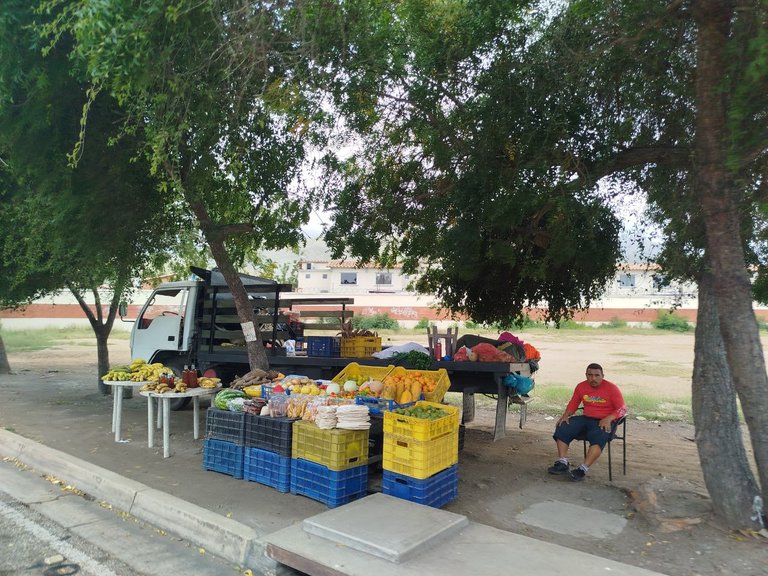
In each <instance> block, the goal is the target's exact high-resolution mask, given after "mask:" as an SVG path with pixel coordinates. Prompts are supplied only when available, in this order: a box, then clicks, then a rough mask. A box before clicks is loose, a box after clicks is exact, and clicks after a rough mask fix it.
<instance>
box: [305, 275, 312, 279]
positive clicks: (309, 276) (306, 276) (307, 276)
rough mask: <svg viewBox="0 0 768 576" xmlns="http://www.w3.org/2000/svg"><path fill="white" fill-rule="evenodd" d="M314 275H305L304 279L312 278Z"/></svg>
mask: <svg viewBox="0 0 768 576" xmlns="http://www.w3.org/2000/svg"><path fill="white" fill-rule="evenodd" d="M311 277H312V274H304V278H311Z"/></svg>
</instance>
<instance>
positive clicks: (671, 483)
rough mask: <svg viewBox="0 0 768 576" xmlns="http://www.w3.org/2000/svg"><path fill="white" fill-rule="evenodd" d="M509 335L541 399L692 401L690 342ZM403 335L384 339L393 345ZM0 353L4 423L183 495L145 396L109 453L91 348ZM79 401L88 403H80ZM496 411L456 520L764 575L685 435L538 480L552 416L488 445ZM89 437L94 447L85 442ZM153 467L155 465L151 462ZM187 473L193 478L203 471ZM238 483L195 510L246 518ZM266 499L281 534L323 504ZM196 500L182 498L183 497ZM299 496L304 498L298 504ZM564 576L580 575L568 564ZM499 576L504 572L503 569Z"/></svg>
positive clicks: (185, 450) (645, 429)
mask: <svg viewBox="0 0 768 576" xmlns="http://www.w3.org/2000/svg"><path fill="white" fill-rule="evenodd" d="M518 336H520V337H521V338H522V339H523V340H525V341H527V342H531V343H532V344H534V345H535V346H536V347H537V348H538V349H539V350H540V351H541V353H542V362H541V369H540V371H539V372H538V373H537V375H536V382H537V384H536V386H537V389H538V390H541V389H543V388H544V387H546V386H548V385H563V386H569V387H570V386H572V385H574V384H575V383H576V381H577V380H578V379H580V376H581V375H582V374H583V372H584V367H585V366H586V364H587V363H588V362H591V361H597V362H600V363H602V364H603V366H604V368H605V371H606V377H608V378H609V379H611V380H613V381H614V382H616V383H617V384H619V385H620V386H621V387H622V389H623V390H624V391H625V392H629V391H633V390H635V391H642V392H643V393H646V394H651V393H654V394H659V395H662V396H663V397H669V398H680V397H689V396H690V372H691V367H692V362H693V335H692V334H671V333H670V334H658V333H650V332H649V334H648V335H637V334H626V333H621V332H613V331H607V330H605V331H602V330H590V331H568V332H555V331H554V330H553V331H548V332H539V331H537V332H532V333H530V334H524V333H520V334H518ZM411 339H413V338H411V337H398V338H393V343H396V342H398V341H408V340H411ZM9 358H10V361H11V366H12V368H13V369H14V372H15V373H14V374H13V375H11V376H0V389H2V390H3V391H4V403H3V404H2V405H1V406H0V426H4V427H7V428H9V429H12V430H13V431H15V432H16V433H19V434H22V435H25V436H28V437H31V438H34V439H35V440H38V441H40V442H43V443H45V444H49V445H51V446H53V447H55V448H58V449H61V450H64V451H67V450H71V451H72V453H76V454H77V455H78V456H79V457H81V458H84V459H86V460H89V461H93V462H94V463H96V464H98V465H100V466H104V467H110V466H112V468H111V469H114V470H115V471H117V472H118V473H121V474H124V475H127V476H129V477H133V478H135V479H136V480H139V481H141V482H145V483H148V484H151V483H153V482H160V483H161V484H162V483H165V484H166V485H167V486H169V488H170V487H172V486H179V483H180V482H179V479H177V478H173V474H174V471H173V469H171V468H168V469H163V468H162V466H166V465H168V466H170V465H171V464H172V465H174V466H177V467H178V466H180V463H182V462H184V461H185V458H186V459H187V460H186V461H189V462H194V461H195V459H196V458H199V446H198V447H195V445H194V444H193V443H192V442H190V443H189V446H188V447H187V445H184V444H182V442H181V440H179V441H178V444H177V440H174V449H175V450H177V451H178V454H175V455H174V457H173V458H170V459H168V461H166V462H163V460H162V458H161V457H159V456H158V454H157V452H156V451H155V452H152V451H149V450H147V448H146V443H145V438H146V436H145V434H146V421H145V420H142V418H143V417H144V416H143V415H144V409H143V408H142V407H141V404H140V402H141V401H139V402H137V401H136V400H134V401H132V402H131V401H129V402H126V404H127V405H128V412H127V414H126V420H127V425H126V434H127V435H128V437H131V435H132V434H133V435H134V438H135V440H134V441H133V442H132V443H131V444H127V445H116V444H114V443H113V442H112V441H111V439H110V435H109V425H110V422H109V411H108V410H109V408H110V407H111V401H110V400H109V399H107V398H103V397H100V395H98V394H97V393H96V392H95V390H96V374H95V361H96V356H95V349H94V348H93V347H90V346H67V347H59V348H55V349H49V350H45V351H42V352H32V353H23V354H22V353H19V354H10V355H9ZM128 359H129V353H128V348H127V343H126V342H125V341H116V343H114V344H113V345H112V346H111V360H112V362H113V363H115V364H117V363H122V362H126V361H127V360H128ZM54 386H55V387H56V390H57V391H58V393H57V394H55V395H51V396H50V398H46V397H45V396H43V395H39V394H40V391H41V390H46V389H48V390H51V389H52V387H54ZM29 394H36V395H38V396H37V398H36V400H35V402H34V403H31V402H30V400H29ZM134 403H135V404H136V406H133V404H134ZM70 404H71V405H72V406H70ZM76 404H80V406H79V407H77V406H76ZM84 405H87V406H90V407H92V408H87V407H86V408H84V407H83V406H84ZM86 409H91V410H93V411H96V410H101V412H100V413H97V414H94V415H92V416H89V417H88V418H87V419H83V418H80V420H79V421H78V422H75V421H74V419H75V417H74V416H71V417H70V416H67V414H68V413H69V412H72V413H73V414H74V413H76V411H77V410H80V412H79V413H83V410H86ZM493 409H494V406H493V405H492V404H488V405H482V406H479V407H478V411H477V417H476V420H475V421H474V422H472V423H468V424H467V430H466V438H465V445H464V450H463V451H462V452H461V454H460V460H459V477H460V485H459V499H458V500H457V501H454V502H452V503H451V504H449V505H448V506H447V507H446V509H447V510H450V511H452V512H457V513H461V514H466V515H467V516H468V517H469V518H470V520H472V521H475V522H480V523H483V524H488V525H491V526H494V527H497V528H500V529H503V530H509V531H513V532H517V533H520V534H524V535H527V536H531V537H533V538H537V539H541V540H546V541H549V542H554V543H557V544H561V545H563V546H568V547H571V548H577V549H579V550H582V551H585V552H590V553H593V554H597V555H600V556H605V557H608V558H611V559H614V560H619V561H622V562H626V563H628V564H633V565H637V566H642V567H646V568H649V569H652V570H656V571H659V572H662V573H665V574H670V575H691V576H694V575H699V576H715V575H719V574H740V575H760V574H768V539H766V538H764V537H762V536H759V535H752V534H740V533H729V532H726V531H723V530H721V529H720V528H718V526H717V525H716V523H715V522H714V520H713V518H712V517H711V510H710V505H709V500H708V497H707V493H706V489H705V486H704V483H703V479H702V475H701V471H700V467H699V462H698V454H697V452H696V446H695V443H694V429H693V426H691V425H689V424H686V423H681V422H653V421H638V420H636V419H630V421H629V423H628V437H629V438H628V444H627V460H628V463H627V474H626V476H625V475H622V473H621V465H620V451H619V450H617V449H616V448H614V450H615V451H614V458H615V460H614V463H613V472H614V480H613V482H612V483H611V482H609V481H608V471H607V461H606V458H605V455H604V457H603V458H601V460H600V461H598V463H597V464H596V465H595V466H593V468H592V469H591V470H590V473H589V475H588V478H587V480H586V481H584V482H581V483H571V482H568V481H567V480H563V479H562V478H560V477H552V476H549V475H547V473H546V467H547V466H548V465H550V464H551V462H552V460H553V457H554V443H553V441H552V439H551V433H552V428H553V425H554V421H553V420H552V417H551V416H550V415H547V414H544V413H542V412H540V411H537V408H536V402H535V401H534V402H533V403H532V404H531V405H530V406H529V412H528V420H527V423H526V425H525V426H524V428H523V429H522V430H521V429H519V428H518V413H517V410H518V408H517V407H514V408H512V409H511V412H510V414H509V416H508V419H507V437H506V438H504V439H502V440H500V441H498V442H493V441H492V439H491V438H492V436H491V431H492V428H493V416H494V414H493ZM52 410H60V412H59V413H60V415H61V419H62V421H63V420H64V419H65V418H68V417H69V418H72V422H68V423H67V424H66V425H62V424H59V423H58V422H57V420H56V417H55V416H51V413H52V412H51V411H52ZM630 410H631V406H630ZM46 414H48V417H47V420H46ZM177 416H178V415H177ZM132 418H133V420H132ZM176 429H177V430H178V428H176ZM90 436H93V437H94V438H93V439H87V438H86V437H88V438H90ZM97 436H98V438H96V437H97ZM142 442H144V444H143V447H142V446H141V443H142ZM177 446H178V447H177ZM617 446H618V445H617ZM116 451H122V452H121V454H122V455H123V456H122V459H123V461H122V462H121V461H119V460H120V458H117V459H116V458H115V456H114V454H115V453H116ZM132 455H133V456H132ZM571 455H572V456H573V459H574V460H575V461H576V462H578V461H579V459H580V456H581V447H574V449H573V450H572V454H571ZM134 456H135V458H137V459H139V460H136V461H132V462H133V463H131V464H129V457H134ZM142 460H146V461H147V462H146V463H143V462H142ZM172 461H173V462H172ZM197 461H198V462H199V460H197ZM136 462H139V463H136ZM152 462H154V464H152V466H150V464H151V463H152ZM197 466H198V470H199V464H198V465H197ZM177 473H178V472H177ZM186 473H187V474H192V472H186ZM195 474H199V472H195ZM203 474H205V473H203ZM207 474H208V476H207V477H206V478H210V474H211V473H207ZM216 478H219V476H216ZM182 483H183V482H182ZM242 484H244V483H243V482H242V481H241V482H239V483H238V482H237V481H234V480H232V479H229V478H227V477H221V480H220V486H221V489H222V494H223V493H224V492H226V493H227V496H226V497H224V496H221V497H219V498H218V500H216V499H215V497H214V496H215V495H212V494H206V495H204V496H203V495H201V494H198V495H197V500H199V502H198V501H196V503H198V504H200V505H202V506H207V507H209V508H211V509H214V510H216V511H218V512H220V513H227V514H228V515H229V514H232V517H233V518H235V519H238V520H240V521H243V522H245V523H248V522H249V521H250V522H253V521H254V520H253V518H250V519H249V517H248V516H247V515H245V514H243V513H242V512H240V511H238V509H237V505H236V504H235V503H234V502H229V501H227V500H225V498H235V497H237V496H238V495H239V492H238V491H239V490H241V489H243V488H242V486H241V485H242ZM247 484H252V483H247ZM254 490H255V489H254ZM252 492H253V491H252ZM264 494H265V495H266V496H265V497H264V498H263V499H261V500H260V503H259V508H260V512H263V513H264V515H265V517H269V518H270V519H269V521H267V523H266V528H270V529H278V528H279V527H281V523H285V522H290V521H293V520H294V519H296V518H301V517H303V516H302V515H304V516H306V515H308V514H309V513H316V512H313V510H315V509H316V511H318V512H319V511H321V510H322V509H323V508H324V507H323V506H322V505H318V506H317V507H314V506H313V504H312V503H310V504H307V502H309V501H307V500H306V499H304V498H299V497H291V496H290V495H279V498H275V497H274V492H273V491H272V492H269V491H267V492H264ZM267 494H268V495H267ZM251 497H253V496H251ZM195 499H196V497H195V496H190V500H195ZM295 500H299V501H300V503H299V504H295V503H294V501H295ZM273 501H274V502H273ZM541 503H549V504H554V505H555V506H560V505H575V506H581V507H584V508H587V509H594V510H599V511H602V512H607V513H610V514H613V515H617V516H620V517H621V518H623V519H625V520H626V525H625V526H624V528H623V529H622V530H621V531H620V532H619V533H615V534H610V535H606V536H604V537H597V536H595V535H594V534H591V535H590V534H578V533H574V531H573V530H566V529H563V530H558V529H557V527H552V526H550V527H548V528H542V527H538V526H536V525H533V524H531V523H529V522H526V521H525V520H526V515H525V514H524V512H525V511H526V510H527V509H529V507H530V506H531V505H532V504H541ZM239 514H240V515H242V517H241V516H240V515H239ZM555 515H556V514H555ZM259 522H264V520H263V519H262V520H259ZM261 527H262V528H264V527H265V526H264V525H261ZM574 571H575V573H578V567H577V566H574ZM503 572H504V570H503V569H500V573H503Z"/></svg>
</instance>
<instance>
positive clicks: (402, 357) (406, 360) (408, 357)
mask: <svg viewBox="0 0 768 576" xmlns="http://www.w3.org/2000/svg"><path fill="white" fill-rule="evenodd" d="M392 359H393V360H394V361H395V363H396V364H408V365H409V366H411V367H412V368H414V369H415V370H429V369H430V368H431V367H432V358H431V357H430V356H429V354H424V352H419V351H418V350H411V351H410V352H398V353H397V354H394V355H393V356H392Z"/></svg>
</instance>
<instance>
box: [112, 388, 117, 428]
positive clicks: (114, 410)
mask: <svg viewBox="0 0 768 576" xmlns="http://www.w3.org/2000/svg"><path fill="white" fill-rule="evenodd" d="M116 388H117V387H116V386H112V432H114V431H115V419H116V418H117V391H116Z"/></svg>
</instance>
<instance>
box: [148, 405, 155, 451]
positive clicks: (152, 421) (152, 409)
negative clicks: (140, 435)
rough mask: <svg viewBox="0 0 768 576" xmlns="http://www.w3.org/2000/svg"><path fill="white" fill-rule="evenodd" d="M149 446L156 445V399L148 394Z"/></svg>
mask: <svg viewBox="0 0 768 576" xmlns="http://www.w3.org/2000/svg"><path fill="white" fill-rule="evenodd" d="M147 446H149V447H150V448H154V447H155V399H154V398H152V396H147Z"/></svg>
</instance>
